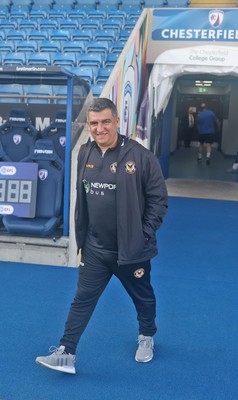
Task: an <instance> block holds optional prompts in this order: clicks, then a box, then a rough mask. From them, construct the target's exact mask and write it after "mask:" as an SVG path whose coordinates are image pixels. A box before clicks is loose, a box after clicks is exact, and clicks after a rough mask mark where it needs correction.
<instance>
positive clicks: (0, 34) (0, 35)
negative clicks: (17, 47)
mask: <svg viewBox="0 0 238 400" xmlns="http://www.w3.org/2000/svg"><path fill="white" fill-rule="evenodd" d="M0 40H6V30H5V29H2V30H1V31H0Z"/></svg>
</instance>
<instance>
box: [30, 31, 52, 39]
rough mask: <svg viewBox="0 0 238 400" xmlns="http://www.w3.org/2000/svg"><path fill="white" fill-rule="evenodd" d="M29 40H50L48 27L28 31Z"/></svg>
mask: <svg viewBox="0 0 238 400" xmlns="http://www.w3.org/2000/svg"><path fill="white" fill-rule="evenodd" d="M28 39H29V40H40V41H42V40H49V32H48V30H47V29H44V30H41V31H38V30H36V29H31V30H30V31H29V33H28Z"/></svg>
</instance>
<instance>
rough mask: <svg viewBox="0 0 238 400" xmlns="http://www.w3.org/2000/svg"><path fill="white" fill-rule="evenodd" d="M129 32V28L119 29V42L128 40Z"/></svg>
mask: <svg viewBox="0 0 238 400" xmlns="http://www.w3.org/2000/svg"><path fill="white" fill-rule="evenodd" d="M130 34H131V30H130V29H121V30H120V33H119V37H118V40H119V41H121V42H125V41H127V40H128V38H129V36H130Z"/></svg>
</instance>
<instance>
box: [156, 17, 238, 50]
mask: <svg viewBox="0 0 238 400" xmlns="http://www.w3.org/2000/svg"><path fill="white" fill-rule="evenodd" d="M237 21H238V9H224V10H220V9H213V10H209V9H181V10H178V9H176V10H175V9H167V10H164V9H163V10H162V9H157V10H154V11H153V19H152V40H161V41H162V40H163V41H177V40H183V41H184V40H186V41H202V42H205V41H209V42H211V41H213V42H236V41H237V40H238V27H237Z"/></svg>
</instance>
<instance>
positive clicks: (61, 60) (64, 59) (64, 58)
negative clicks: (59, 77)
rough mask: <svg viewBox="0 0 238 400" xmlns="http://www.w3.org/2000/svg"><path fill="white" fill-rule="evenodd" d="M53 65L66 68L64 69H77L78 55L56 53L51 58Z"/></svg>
mask: <svg viewBox="0 0 238 400" xmlns="http://www.w3.org/2000/svg"><path fill="white" fill-rule="evenodd" d="M51 63H52V65H56V66H58V67H59V66H64V67H67V66H68V67H75V66H76V55H75V53H56V54H54V55H52V57H51Z"/></svg>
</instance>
